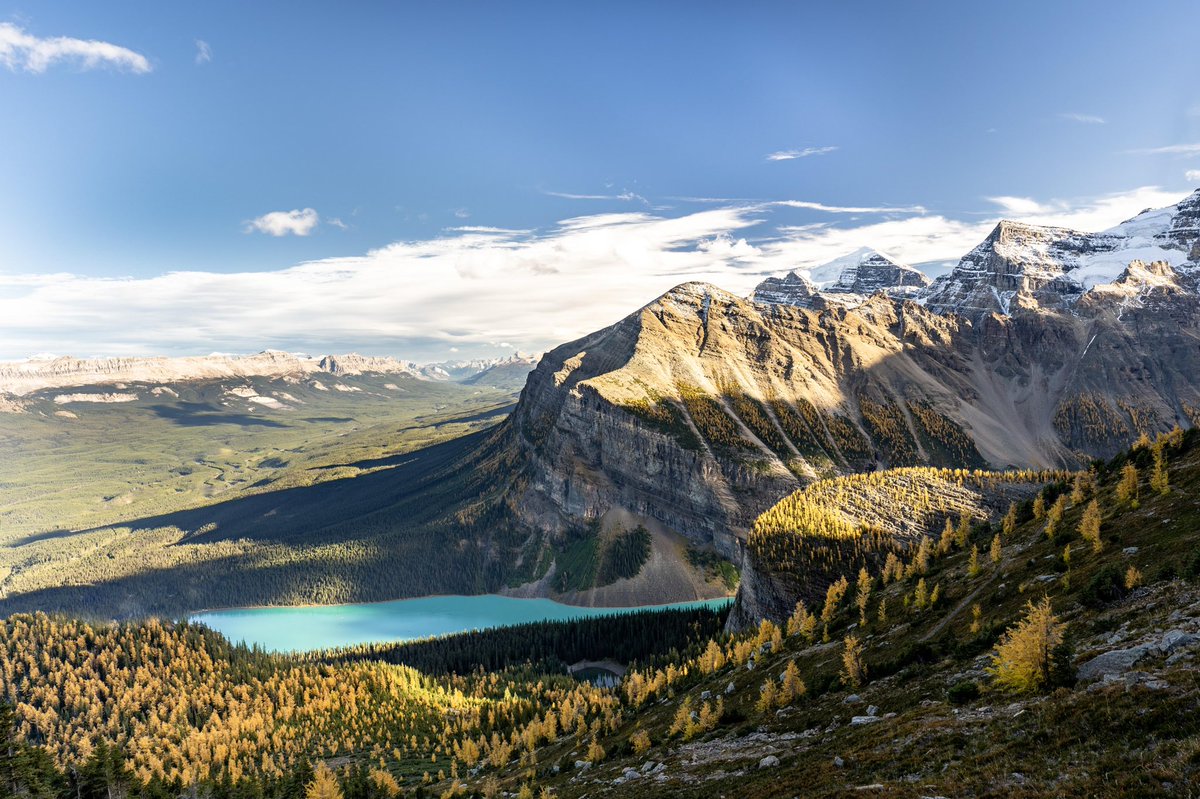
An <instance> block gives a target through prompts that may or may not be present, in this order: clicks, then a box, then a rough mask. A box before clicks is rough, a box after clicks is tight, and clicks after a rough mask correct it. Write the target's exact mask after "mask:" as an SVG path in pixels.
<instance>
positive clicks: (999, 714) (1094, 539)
mask: <svg viewBox="0 0 1200 799" xmlns="http://www.w3.org/2000/svg"><path fill="white" fill-rule="evenodd" d="M911 476H912V475H911V474H907V477H911ZM897 477H898V479H907V478H906V474H905V473H901V474H900V475H898V476H897ZM1042 477H1043V478H1045V477H1046V476H1042ZM1049 477H1050V478H1052V479H1051V480H1050V481H1049V482H1045V483H1044V484H1042V485H1041V486H1040V488H1037V489H1035V490H1031V491H1029V492H1028V493H1027V495H1026V496H1025V498H1013V499H1010V500H1009V502H1008V504H1007V505H1006V506H1003V507H1002V508H1000V509H998V510H996V511H994V512H989V513H987V514H985V513H984V512H983V511H981V512H980V513H979V515H977V516H967V517H965V518H966V523H963V521H962V518H960V514H959V513H957V512H956V511H957V508H953V509H950V508H948V509H946V510H950V511H952V512H950V513H948V514H947V515H946V517H945V519H946V520H949V524H945V523H943V525H942V527H941V530H940V531H938V530H937V529H936V525H934V527H935V531H934V533H933V534H920V535H918V534H913V535H910V536H908V537H906V538H905V539H904V540H903V541H902V542H897V545H896V546H895V548H894V549H889V551H888V554H889V555H891V556H892V557H884V559H883V563H882V565H881V566H876V564H875V562H874V561H872V562H870V563H867V564H866V565H865V566H859V567H858V568H857V569H856V570H846V571H843V572H841V573H832V574H830V575H828V576H827V579H826V580H825V583H826V584H827V588H826V590H825V591H823V592H821V596H820V597H819V598H818V599H817V600H815V601H814V600H804V601H802V602H800V603H797V604H796V605H794V606H793V607H792V608H790V609H789V612H788V613H787V614H785V615H783V616H781V617H777V618H776V619H775V620H772V619H770V618H766V619H761V620H759V621H757V623H755V624H753V625H747V626H745V627H743V628H742V630H741V631H737V632H727V633H720V634H717V635H715V636H713V637H711V638H710V639H709V640H708V641H707V642H701V641H694V642H693V643H691V644H690V645H688V646H687V647H686V648H684V649H682V650H678V651H675V652H672V653H660V655H659V656H658V657H657V658H648V657H647V658H643V665H641V666H638V665H636V664H635V665H634V667H633V668H631V669H630V671H629V672H628V673H627V674H626V675H625V678H624V680H623V682H622V684H621V686H620V687H619V688H618V689H614V690H608V689H600V688H595V687H591V686H588V685H582V684H576V683H572V682H570V681H569V680H568V679H567V678H565V677H563V676H549V675H538V674H537V669H536V668H528V667H512V668H510V669H509V670H507V671H504V672H500V673H495V672H493V673H483V672H474V673H469V674H465V675H464V674H458V675H449V676H445V677H441V678H437V679H431V678H429V677H426V676H423V675H421V674H420V673H418V672H416V671H413V670H411V669H410V668H409V667H406V666H401V665H391V664H387V663H383V662H380V661H378V660H375V659H373V658H372V653H371V652H369V651H368V652H360V653H355V655H354V656H353V657H349V658H348V657H346V655H345V654H342V655H331V656H326V657H325V658H318V659H316V660H313V659H305V660H303V661H297V660H296V659H293V658H288V657H282V656H266V655H262V654H260V653H254V652H248V651H246V650H233V649H231V648H230V647H229V646H228V644H226V643H225V642H224V641H222V640H221V639H220V638H219V637H217V636H214V635H213V634H211V633H209V632H207V631H203V630H199V629H194V628H189V627H173V626H170V625H159V624H154V623H149V624H144V625H124V626H117V627H103V628H94V627H89V626H87V625H80V624H79V623H77V622H70V621H64V620H54V619H49V618H46V617H37V616H35V617H29V616H25V617H17V618H13V619H10V620H9V621H8V622H7V625H6V627H5V632H6V636H5V648H4V653H5V654H4V663H3V664H2V665H3V675H4V683H3V690H4V694H5V695H6V697H7V698H8V700H9V701H10V702H13V703H15V706H16V711H15V719H16V725H17V727H16V729H17V734H18V736H19V738H20V740H21V741H22V742H23V743H22V746H20V747H16V748H11V749H9V750H8V751H9V754H7V755H5V757H6V761H5V765H4V766H3V767H2V768H5V769H9V771H6V772H0V774H4V773H15V774H17V777H16V778H15V780H14V783H13V784H14V785H18V786H19V788H20V790H21V791H24V792H26V793H29V792H31V791H33V792H40V793H39V794H38V795H45V796H64V797H66V796H88V797H91V796H108V795H110V794H107V793H105V792H106V791H108V790H110V789H112V790H114V793H113V794H111V795H118V794H121V793H125V794H127V795H135V794H136V795H152V796H177V795H179V794H180V793H191V792H194V793H195V795H198V796H199V795H205V796H207V795H211V796H221V797H224V796H252V797H257V796H281V797H282V796H287V797H292V796H297V797H298V796H311V797H316V796H322V797H325V796H328V797H337V796H344V797H346V798H347V799H351V798H353V797H384V796H387V797H393V796H400V795H403V796H428V795H438V796H454V795H467V796H472V795H481V796H497V795H499V793H500V791H507V792H510V793H511V794H517V795H521V796H536V795H539V794H540V795H542V796H552V795H553V796H563V797H576V798H580V799H581V798H582V797H583V796H585V795H586V796H588V797H597V796H609V795H611V796H639V797H642V796H650V797H653V796H663V797H667V796H672V797H674V796H695V797H702V796H703V797H708V796H717V795H721V794H725V795H730V794H731V793H736V795H738V796H742V797H747V799H757V798H758V797H790V796H795V795H799V794H801V793H803V795H807V796H843V795H846V794H848V793H851V792H852V793H853V794H854V795H867V796H889V797H891V796H895V797H918V796H936V795H942V796H1014V795H1016V796H1027V797H1051V796H1111V797H1117V796H1131V795H1136V796H1151V795H1171V794H1182V795H1187V791H1188V787H1187V786H1189V785H1194V784H1195V783H1196V782H1197V780H1198V779H1200V720H1198V719H1200V716H1198V715H1197V712H1196V711H1197V709H1198V708H1200V682H1198V680H1197V676H1196V671H1195V669H1194V667H1193V666H1194V657H1195V655H1196V653H1197V652H1198V651H1200V504H1198V503H1197V499H1196V498H1197V496H1200V435H1198V434H1197V433H1195V432H1190V433H1187V434H1183V433H1182V432H1178V431H1177V432H1175V433H1172V434H1169V435H1164V436H1161V437H1159V438H1158V439H1157V440H1156V441H1150V440H1148V439H1147V440H1143V441H1142V442H1140V443H1139V445H1138V446H1136V447H1135V448H1134V449H1132V450H1130V451H1128V452H1124V453H1121V454H1119V455H1117V456H1116V457H1115V458H1114V459H1113V460H1112V461H1109V462H1105V463H1097V464H1095V465H1094V466H1093V467H1092V468H1091V469H1089V470H1087V471H1083V472H1078V473H1073V474H1070V475H1067V474H1062V475H1050V476H1049ZM970 479H972V478H970V477H968V478H967V479H966V481H967V482H969V480H970ZM952 482H953V481H952ZM965 484H966V483H965V482H964V485H965ZM914 507H915V506H914ZM912 512H913V513H915V512H916V511H915V510H913V511H912ZM940 513H941V511H940V510H939V511H938V512H937V514H936V515H940ZM766 524H767V522H764V525H766ZM861 532H862V531H860V537H861ZM839 535H840V536H841V540H853V539H854V537H855V533H854V531H852V530H847V529H842V530H840V531H839ZM867 535H869V532H868V533H867ZM783 568H784V567H780V571H782V570H783ZM531 657H532V655H531ZM535 659H536V658H535ZM67 663H70V664H71V667H70V668H66V666H65V665H64V664H67ZM209 673H211V674H212V675H213V676H211V677H208V676H205V675H206V674H209ZM110 681H111V682H112V687H110V685H109V683H110ZM122 686H128V688H127V689H122ZM135 686H136V687H135ZM184 686H187V690H186V691H185V690H184V688H183V687H184ZM39 786H43V787H44V788H45V790H42V787H39Z"/></svg>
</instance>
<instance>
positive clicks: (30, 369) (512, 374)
mask: <svg viewBox="0 0 1200 799" xmlns="http://www.w3.org/2000/svg"><path fill="white" fill-rule="evenodd" d="M536 363H537V358H535V357H533V356H530V355H525V354H522V353H520V352H517V353H514V354H512V355H509V356H504V357H500V358H479V359H475V360H469V361H444V362H438V363H427V364H418V363H416V362H413V361H402V360H397V359H396V358H391V357H376V356H366V355H359V354H357V353H349V354H345V355H324V356H320V357H314V356H309V355H303V354H299V353H292V352H282V351H279V350H264V351H263V352H259V353H256V354H254V355H223V354H219V353H214V354H212V355H201V356H192V357H182V358H165V357H128V358H73V357H70V356H54V355H42V356H35V357H33V358H28V359H26V360H22V361H9V362H0V402H2V401H4V399H5V395H7V397H8V399H7V401H8V403H10V404H13V405H15V401H14V399H13V398H15V397H20V396H24V395H27V394H30V393H33V392H35V391H43V390H47V389H57V388H69V387H77V386H107V385H116V384H120V383H147V384H170V383H180V382H189V381H195V380H228V379H232V378H241V377H268V378H285V379H293V380H296V379H300V378H309V379H311V378H312V377H313V376H314V375H319V374H328V375H332V376H336V377H346V376H355V375H363V374H379V375H389V374H394V375H400V376H406V377H413V378H417V379H421V380H439V381H440V380H452V381H455V382H464V383H471V384H484V385H496V384H498V383H500V382H504V383H511V382H512V380H513V379H519V378H522V377H523V376H524V373H525V372H527V371H528V370H529V369H532V368H533V366H534V365H535V364H536Z"/></svg>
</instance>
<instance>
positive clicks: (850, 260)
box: [751, 247, 930, 308]
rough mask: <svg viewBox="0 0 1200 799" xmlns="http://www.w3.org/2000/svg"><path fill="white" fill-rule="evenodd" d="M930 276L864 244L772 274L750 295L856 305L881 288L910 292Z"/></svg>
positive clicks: (801, 302)
mask: <svg viewBox="0 0 1200 799" xmlns="http://www.w3.org/2000/svg"><path fill="white" fill-rule="evenodd" d="M929 282H930V281H929V278H928V277H926V276H925V274H924V273H923V272H921V271H919V270H917V269H913V268H912V267H911V266H908V265H906V264H902V263H899V262H898V261H895V260H893V259H891V258H889V257H888V256H886V255H884V254H883V253H881V252H879V251H878V250H875V249H872V248H870V247H863V248H862V249H859V250H855V251H854V252H852V253H848V254H846V255H843V256H841V257H839V258H835V259H834V260H832V261H830V262H828V263H826V264H822V265H821V266H817V267H812V268H809V269H796V270H793V271H792V272H790V273H788V274H787V275H786V276H784V277H782V278H776V277H770V278H767V279H766V280H764V281H763V282H762V283H760V284H759V285H758V286H757V287H756V288H755V290H754V293H753V294H752V295H751V299H752V300H753V301H754V302H759V303H768V304H774V305H799V306H801V307H804V308H812V307H816V305H818V304H820V303H821V302H833V303H836V304H838V305H847V306H852V307H853V306H857V305H859V304H861V303H862V302H863V301H865V300H866V298H867V297H870V296H871V295H873V294H876V293H878V292H884V293H885V294H889V295H892V296H898V295H907V294H911V293H913V292H916V291H919V290H920V289H921V288H923V287H925V286H927V285H929Z"/></svg>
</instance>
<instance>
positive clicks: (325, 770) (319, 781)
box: [304, 761, 342, 799]
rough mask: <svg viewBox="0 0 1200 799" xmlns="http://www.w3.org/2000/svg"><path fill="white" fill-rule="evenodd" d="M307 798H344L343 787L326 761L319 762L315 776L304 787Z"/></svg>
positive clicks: (314, 771) (314, 772)
mask: <svg viewBox="0 0 1200 799" xmlns="http://www.w3.org/2000/svg"><path fill="white" fill-rule="evenodd" d="M304 796H305V799H342V788H341V786H340V785H338V781H337V777H336V776H334V774H333V771H331V770H330V768H329V766H327V765H325V761H321V762H320V763H317V767H316V769H314V770H313V778H312V781H311V782H310V783H308V785H306V786H305V787H304Z"/></svg>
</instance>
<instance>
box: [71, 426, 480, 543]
mask: <svg viewBox="0 0 1200 799" xmlns="http://www.w3.org/2000/svg"><path fill="white" fill-rule="evenodd" d="M490 432H491V430H490V429H489V430H484V431H481V432H478V433H472V434H470V435H466V436H462V437H460V438H456V439H453V440H451V441H446V442H442V443H439V444H434V445H432V446H430V447H426V448H424V449H420V450H416V451H413V452H408V453H404V454H403V455H395V456H389V457H388V458H380V459H375V460H374V461H363V462H360V463H357V464H354V465H358V466H368V465H372V466H389V467H390V468H386V469H383V470H381V471H377V472H372V473H370V474H365V475H359V476H356V477H346V478H342V479H338V480H329V481H326V482H323V483H317V484H316V485H311V486H301V487H297V488H287V489H282V490H280V491H271V492H267V493H263V494H255V495H251V496H247V497H238V498H236V499H230V500H226V501H225V502H219V503H216V504H213V505H206V506H204V507H200V508H193V509H190V510H183V511H174V512H171V513H164V514H159V515H156V516H146V517H142V518H139V519H131V520H127V521H123V522H120V524H119V525H106V527H112V526H120V527H129V528H131V529H133V530H151V529H156V528H162V527H176V528H178V529H180V530H182V531H183V532H184V538H183V540H182V541H181V543H186V544H201V543H212V542H215V541H231V540H238V539H249V540H255V541H279V542H284V541H289V542H294V541H298V540H303V539H306V538H312V537H314V535H315V534H317V533H318V532H320V531H322V530H327V529H329V528H333V527H339V528H345V527H347V526H349V525H352V523H354V522H355V521H358V522H362V520H364V519H365V518H367V517H370V516H372V515H374V514H378V513H386V512H387V511H388V510H389V509H394V508H396V507H397V506H399V505H401V504H403V503H406V502H408V501H411V500H414V499H416V498H417V497H419V496H421V495H423V494H424V493H425V492H426V491H427V490H432V489H435V488H438V487H442V488H447V487H450V486H451V485H452V484H453V477H454V476H455V474H454V472H455V470H453V469H451V468H449V467H451V466H453V465H455V464H458V463H461V462H463V461H464V460H465V459H466V458H468V457H469V455H470V454H471V453H472V451H473V450H475V449H476V448H477V447H479V446H480V444H482V443H483V440H484V438H485V436H487V435H488V434H489V433H490ZM451 493H453V492H451ZM440 510H441V508H437V507H417V508H412V509H410V510H409V511H407V512H406V515H405V519H404V521H405V523H414V522H418V521H420V520H421V519H423V518H425V517H429V516H433V515H435V514H436V513H437V512H439V511H440ZM360 526H363V527H365V526H366V525H365V524H363V525H360ZM94 529H104V528H94ZM82 532H91V531H82Z"/></svg>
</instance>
